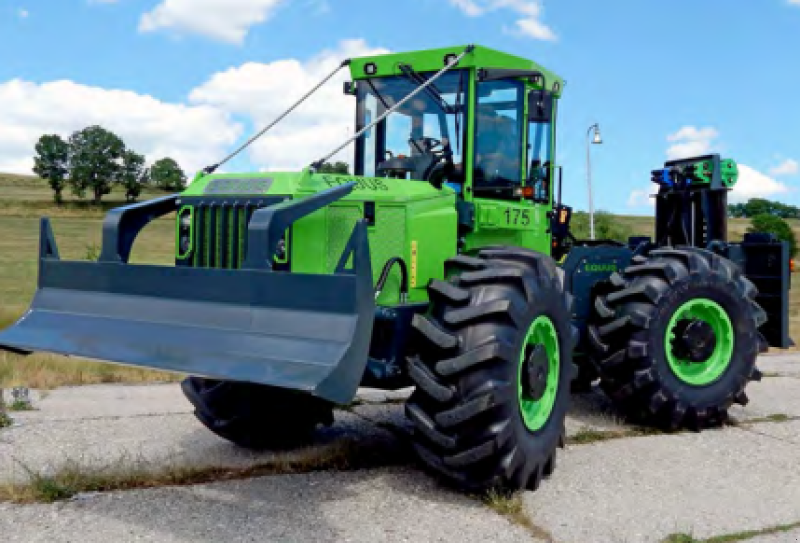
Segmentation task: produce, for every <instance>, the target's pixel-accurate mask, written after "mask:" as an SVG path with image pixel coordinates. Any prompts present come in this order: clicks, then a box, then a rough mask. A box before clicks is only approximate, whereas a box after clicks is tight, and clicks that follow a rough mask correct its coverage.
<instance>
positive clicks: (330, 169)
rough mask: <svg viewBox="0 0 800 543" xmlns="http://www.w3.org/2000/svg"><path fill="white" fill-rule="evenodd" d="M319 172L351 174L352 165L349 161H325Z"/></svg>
mask: <svg viewBox="0 0 800 543" xmlns="http://www.w3.org/2000/svg"><path fill="white" fill-rule="evenodd" d="M319 173H336V174H342V175H350V165H349V164H348V163H347V162H341V161H337V162H325V163H323V164H322V166H320V168H319Z"/></svg>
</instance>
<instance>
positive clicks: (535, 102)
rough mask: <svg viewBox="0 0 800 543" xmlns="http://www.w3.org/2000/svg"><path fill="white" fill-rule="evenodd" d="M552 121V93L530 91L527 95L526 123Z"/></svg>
mask: <svg viewBox="0 0 800 543" xmlns="http://www.w3.org/2000/svg"><path fill="white" fill-rule="evenodd" d="M552 120H553V93H551V92H548V91H546V90H543V89H542V90H532V91H530V92H529V93H528V121H529V122H532V123H549V122H551V121H552Z"/></svg>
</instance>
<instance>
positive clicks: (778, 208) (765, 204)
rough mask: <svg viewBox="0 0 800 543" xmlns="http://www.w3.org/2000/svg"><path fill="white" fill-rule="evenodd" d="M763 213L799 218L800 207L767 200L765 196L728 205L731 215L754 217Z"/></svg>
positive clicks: (785, 217) (786, 217)
mask: <svg viewBox="0 0 800 543" xmlns="http://www.w3.org/2000/svg"><path fill="white" fill-rule="evenodd" d="M763 214H769V215H775V216H776V217H781V218H782V219H797V218H800V209H798V208H797V206H793V205H788V204H784V203H781V202H774V201H772V200H765V199H764V198H751V199H750V200H748V201H747V202H746V203H743V204H731V205H729V206H728V215H730V216H731V217H745V218H748V217H750V218H752V217H755V216H756V215H763Z"/></svg>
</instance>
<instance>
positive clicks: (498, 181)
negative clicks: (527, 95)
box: [473, 81, 524, 198]
mask: <svg viewBox="0 0 800 543" xmlns="http://www.w3.org/2000/svg"><path fill="white" fill-rule="evenodd" d="M523 97H524V92H523V87H522V84H521V83H520V82H518V81H487V82H483V83H479V84H478V98H477V107H476V115H475V166H474V169H473V184H474V188H475V192H476V194H477V195H481V194H484V195H491V196H492V197H498V198H514V197H515V196H514V195H515V192H516V191H515V190H514V189H515V188H518V187H519V186H520V185H521V182H522V170H523V168H522V138H521V135H522V126H523V123H522V118H523Z"/></svg>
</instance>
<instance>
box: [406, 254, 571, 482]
mask: <svg viewBox="0 0 800 543" xmlns="http://www.w3.org/2000/svg"><path fill="white" fill-rule="evenodd" d="M446 272H447V276H448V277H449V280H448V281H437V280H434V281H432V282H431V283H430V284H429V285H428V294H429V296H430V308H429V311H428V313H427V314H426V315H424V316H423V315H417V316H416V317H415V318H414V321H413V326H414V329H415V339H416V343H415V346H414V352H415V355H414V356H412V357H411V358H410V359H409V374H410V376H411V378H412V380H413V381H414V383H415V384H416V390H415V391H414V393H413V394H412V396H411V397H410V398H409V400H408V402H407V403H406V415H407V416H408V418H409V419H410V420H411V423H412V425H413V428H414V431H413V438H412V443H413V445H414V448H415V450H416V452H417V454H418V457H419V458H420V460H421V461H422V463H423V465H424V466H426V467H427V468H428V469H429V470H431V471H432V472H433V473H435V474H437V475H440V476H442V477H443V478H444V479H445V480H447V481H448V482H450V483H452V484H455V485H456V486H457V487H459V488H462V489H465V490H468V491H477V492H480V491H484V490H488V489H490V488H496V489H502V490H517V489H523V488H528V489H531V490H535V489H536V488H537V487H538V486H539V483H540V482H541V480H542V478H543V477H545V476H549V475H550V474H551V473H552V472H553V470H554V469H555V462H556V448H557V447H558V446H563V443H564V418H565V416H566V411H567V406H568V404H569V398H570V393H569V384H570V380H571V379H572V378H573V377H574V374H575V367H574V365H573V364H572V350H573V347H574V343H575V339H576V335H575V333H574V332H573V328H572V325H571V323H570V308H571V303H572V297H571V296H570V295H569V294H567V293H565V292H564V289H563V281H562V279H561V277H560V270H559V269H558V268H556V266H555V263H554V262H553V260H552V259H551V258H550V257H549V256H546V255H542V254H539V253H535V252H533V251H528V250H524V249H517V248H503V247H498V248H487V249H484V250H481V251H480V252H479V253H478V255H477V257H468V256H457V257H455V258H452V259H450V260H449V261H448V262H447V263H446ZM534 355H536V357H538V358H535V357H534ZM529 361H531V362H529ZM540 370H541V371H540ZM529 372H531V373H530V374H529ZM529 375H538V379H537V378H531V377H529ZM534 398H537V399H534Z"/></svg>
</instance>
